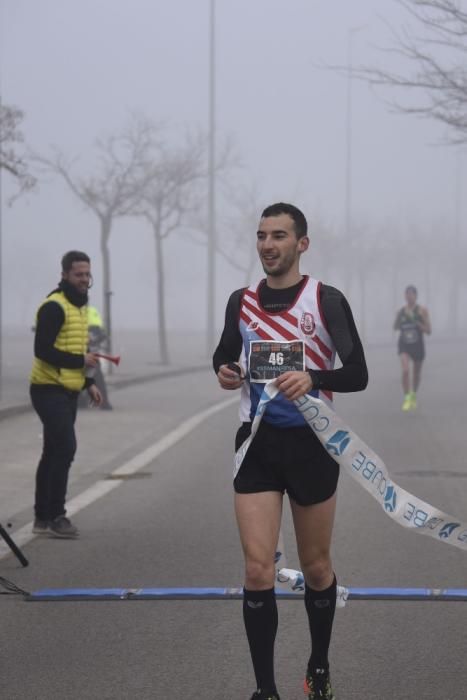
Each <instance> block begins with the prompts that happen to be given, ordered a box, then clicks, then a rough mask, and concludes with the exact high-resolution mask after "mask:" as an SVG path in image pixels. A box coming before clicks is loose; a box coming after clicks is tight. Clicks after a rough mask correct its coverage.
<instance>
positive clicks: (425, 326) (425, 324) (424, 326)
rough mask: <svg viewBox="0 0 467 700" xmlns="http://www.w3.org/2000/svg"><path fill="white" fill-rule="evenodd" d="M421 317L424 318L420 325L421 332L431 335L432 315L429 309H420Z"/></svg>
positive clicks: (422, 307)
mask: <svg viewBox="0 0 467 700" xmlns="http://www.w3.org/2000/svg"><path fill="white" fill-rule="evenodd" d="M420 315H421V317H422V321H421V323H419V324H418V326H419V328H420V330H421V331H422V333H426V334H427V335H430V333H431V322H430V315H429V313H428V309H426V308H425V307H424V306H421V307H420Z"/></svg>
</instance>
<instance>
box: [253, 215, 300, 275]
mask: <svg viewBox="0 0 467 700" xmlns="http://www.w3.org/2000/svg"><path fill="white" fill-rule="evenodd" d="M307 248H308V238H307V237H306V236H303V237H302V238H299V239H297V236H296V234H295V226H294V222H293V219H292V217H290V216H289V215H288V214H279V216H268V217H266V218H263V219H261V221H260V222H259V229H258V233H257V241H256V249H257V251H258V255H259V258H260V260H261V264H262V266H263V270H264V272H265V273H266V274H267V275H270V276H271V277H280V276H282V275H286V274H287V273H288V272H289V271H290V270H291V269H292V268H293V267H294V265H295V266H296V268H297V270H298V262H299V259H300V253H303V252H304V251H305V250H306V249H307Z"/></svg>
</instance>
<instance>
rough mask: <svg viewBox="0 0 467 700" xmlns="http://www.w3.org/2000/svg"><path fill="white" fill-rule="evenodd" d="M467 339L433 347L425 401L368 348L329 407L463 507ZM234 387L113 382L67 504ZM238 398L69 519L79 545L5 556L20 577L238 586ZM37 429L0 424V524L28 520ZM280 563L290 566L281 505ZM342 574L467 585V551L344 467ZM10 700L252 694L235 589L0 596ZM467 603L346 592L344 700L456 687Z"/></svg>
mask: <svg viewBox="0 0 467 700" xmlns="http://www.w3.org/2000/svg"><path fill="white" fill-rule="evenodd" d="M464 347H465V346H464V345H461V344H459V345H457V346H453V347H450V346H448V345H447V344H440V343H435V342H432V343H431V344H429V346H428V350H427V359H426V363H425V365H424V376H423V378H422V385H421V389H420V393H419V408H418V409H417V411H416V412H414V413H409V414H403V413H402V412H401V411H400V404H401V400H402V391H401V388H400V381H399V365H398V358H397V356H396V353H395V349H394V347H370V348H369V349H368V350H367V356H368V363H369V371H370V384H369V387H368V389H367V391H365V392H363V393H361V394H355V395H348V396H337V397H336V410H337V412H338V413H339V414H340V415H342V417H343V418H344V419H345V420H346V421H347V422H348V423H349V424H350V425H351V427H352V428H353V429H354V430H355V431H356V432H357V433H358V434H359V435H360V436H361V437H362V438H363V439H364V440H365V441H366V442H367V443H368V444H369V445H370V446H371V447H372V448H373V449H374V450H375V451H376V452H377V453H378V454H379V455H380V456H381V457H382V458H383V459H384V461H385V463H386V465H387V467H388V469H389V471H390V473H391V474H392V476H393V477H394V479H395V481H396V482H397V483H399V484H400V485H401V486H402V487H404V488H406V489H407V490H408V491H410V492H412V493H414V494H416V495H417V496H419V497H420V498H422V499H424V500H426V501H428V502H430V503H432V504H434V505H436V506H438V507H439V508H440V509H442V510H444V511H446V512H448V513H451V514H452V515H454V516H456V517H458V518H459V519H460V520H467V506H466V503H467V465H466V459H465V443H466V435H465V425H466V418H467V407H466V405H465V400H464V395H465V388H466V387H465V380H464V379H462V384H460V383H459V380H458V372H457V370H456V368H458V367H463V365H464ZM229 398H233V396H232V395H231V394H230V393H227V392H222V391H221V390H220V389H219V387H218V386H217V382H216V379H215V377H214V375H213V373H212V372H209V371H199V372H196V373H193V374H189V375H184V376H180V377H170V378H167V379H162V380H159V381H157V382H148V383H144V384H138V385H134V386H129V387H127V388H125V389H122V390H121V391H118V392H116V391H114V393H113V394H112V403H113V404H114V407H115V410H114V411H113V412H99V411H95V412H93V411H83V412H82V413H81V414H80V416H79V418H78V440H79V446H78V454H77V458H76V462H75V464H74V466H73V469H72V478H71V484H70V494H69V495H70V499H74V498H76V497H77V496H78V495H79V494H82V493H83V492H85V491H86V490H88V489H91V488H93V487H94V485H95V484H96V483H98V482H99V483H102V482H104V483H105V482H107V483H108V482H109V479H108V477H109V475H110V474H111V473H112V472H113V471H115V469H117V468H118V467H120V466H121V465H123V464H125V463H128V461H129V460H131V459H133V458H134V457H135V456H136V455H138V454H140V453H142V452H143V451H144V450H147V449H148V448H150V447H151V446H153V445H155V444H156V443H157V442H158V441H160V440H161V439H162V438H164V436H166V435H167V434H170V433H171V431H174V430H176V429H177V427H179V426H180V425H185V423H184V422H185V421H186V420H188V419H189V418H191V417H192V416H195V415H198V414H200V413H201V412H202V411H205V410H207V409H209V408H211V407H212V406H214V405H215V404H217V403H220V402H225V401H226V400H227V399H229ZM237 422H238V419H237V407H236V404H235V403H234V404H231V405H230V406H225V407H224V408H223V409H221V410H219V411H217V412H213V413H212V414H211V415H210V416H209V417H207V418H206V419H205V420H203V421H201V422H200V423H199V425H197V427H195V428H194V429H193V430H192V431H191V432H188V433H187V434H186V435H185V436H184V437H182V438H181V439H180V440H179V441H178V442H175V443H174V444H173V445H172V446H171V447H170V448H169V449H166V450H165V451H162V452H161V453H160V454H159V455H158V456H157V457H156V458H155V459H153V460H152V461H150V462H149V463H148V464H146V465H145V466H144V467H142V468H141V469H140V471H139V472H137V473H136V475H135V476H134V477H132V478H128V479H124V480H121V481H119V482H118V484H119V485H117V486H115V488H113V489H112V490H111V491H110V492H109V493H107V495H105V496H103V497H102V498H100V499H98V500H95V501H94V502H92V503H90V505H88V506H87V507H85V508H83V509H82V510H80V511H79V512H77V513H76V515H74V516H73V520H74V521H76V523H77V525H78V526H79V528H80V530H81V537H80V539H78V540H76V541H57V540H52V539H39V538H35V539H33V540H32V541H30V542H28V543H26V544H25V545H24V547H23V551H24V554H25V555H26V556H27V557H28V559H29V561H30V565H29V567H27V568H22V567H21V566H20V565H19V563H18V561H17V560H16V559H15V558H14V557H13V556H11V555H8V556H3V557H2V558H0V576H3V577H5V578H7V579H9V580H11V581H14V582H15V583H16V584H17V585H18V586H20V587H21V588H23V589H25V590H28V591H35V590H38V589H41V588H45V587H51V588H69V587H85V588H90V587H133V588H148V587H162V586H238V585H241V583H242V560H241V554H240V547H239V540H238V535H237V532H236V526H235V521H234V515H233V508H232V489H231V471H232V450H233V436H234V431H235V427H236V425H237ZM39 434H40V426H39V423H38V420H37V418H36V417H35V415H34V414H33V413H32V412H31V413H27V414H24V415H19V416H15V417H12V418H8V419H5V420H3V421H0V440H1V444H2V455H3V460H2V467H1V468H0V487H1V488H0V522H2V524H4V525H5V523H6V522H7V521H8V522H11V523H12V529H11V532H12V535H13V537H14V536H15V532H18V531H20V530H21V528H23V527H25V526H27V524H28V523H29V522H30V520H31V515H32V513H31V500H32V481H33V474H34V469H35V463H36V461H37V458H38V453H39V450H40V439H39ZM284 536H285V542H286V552H287V557H288V564H289V566H291V567H298V563H297V559H296V555H295V550H294V543H293V535H292V528H291V521H290V515H289V511H288V508H286V513H285V521H284ZM334 563H335V569H336V572H337V575H338V580H339V583H341V584H343V585H347V586H401V587H406V586H413V587H437V588H442V587H449V588H458V587H459V588H460V587H463V588H464V587H466V579H467V559H466V555H465V553H463V552H462V551H460V550H458V549H456V548H454V547H451V546H449V545H447V544H444V543H440V542H436V541H434V540H432V539H430V538H426V537H421V536H419V535H417V534H414V533H412V532H408V531H406V530H405V529H403V528H401V527H400V526H399V525H397V524H395V523H394V522H393V521H391V520H390V519H389V518H388V517H387V516H386V515H385V514H384V513H383V511H382V510H381V508H380V507H379V506H378V504H376V502H375V501H373V500H372V499H371V498H370V497H369V496H368V494H366V493H365V492H364V491H363V490H362V489H361V488H360V487H359V486H358V485H357V484H356V483H355V482H354V481H352V480H351V479H350V478H349V477H348V476H347V475H346V474H342V477H341V480H340V486H339V498H338V514H337V519H336V526H335V538H334ZM0 606H1V612H0V616H1V621H2V623H1V628H2V635H1V640H2V651H1V665H2V670H1V673H0V698H2V700H3V699H4V700H56V699H57V700H58V699H59V698H60V700H63V699H65V700H84V699H85V700H130V699H131V700H149V699H157V700H166V699H168V698H174V699H175V700H184V699H185V698H200V699H201V700H246V698H248V697H250V695H251V693H252V692H253V690H254V679H253V673H252V670H251V668H250V661H249V655H248V650H247V644H246V640H245V637H244V632H243V623H242V616H241V602H240V601H238V600H225V601H217V600H216V601H209V600H208V601H199V600H198V601H196V600H195V601H175V600H172V601H140V602H137V601H112V602H102V601H100V602H73V603H72V602H34V603H33V602H26V601H24V600H23V599H22V598H21V597H20V596H14V595H11V596H9V595H2V596H1V597H0ZM466 622H467V605H466V604H465V603H461V602H457V603H454V602H453V603H441V602H412V601H410V602H387V601H373V602H368V601H349V602H348V603H347V606H346V607H345V609H343V610H338V611H337V612H336V620H335V629H334V636H333V642H332V647H331V669H332V674H333V685H334V686H335V691H336V693H337V697H338V698H339V700H360V699H361V698H363V697H365V698H378V699H379V700H396V699H399V698H411V697H414V698H420V699H423V700H440V699H441V698H443V700H464V698H465V687H466V681H467V673H466V669H465V629H466ZM308 645H309V641H308V631H307V623H306V617H305V615H304V609H303V602H302V601H298V600H297V601H285V600H284V601H280V602H279V633H278V640H277V650H276V663H277V681H278V688H279V691H280V693H281V697H282V699H283V700H298V699H299V698H301V697H303V695H302V691H301V681H302V674H303V672H304V669H305V664H306V659H307V655H308Z"/></svg>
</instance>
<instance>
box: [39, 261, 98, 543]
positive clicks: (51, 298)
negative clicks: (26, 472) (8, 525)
mask: <svg viewBox="0 0 467 700" xmlns="http://www.w3.org/2000/svg"><path fill="white" fill-rule="evenodd" d="M90 283H91V263H90V259H89V257H88V256H87V255H86V253H83V252H81V251H77V250H72V251H70V252H68V253H66V254H65V255H64V256H63V258H62V279H61V281H60V283H59V285H58V287H57V288H56V289H54V290H53V291H52V292H51V293H50V294H49V295H48V297H47V298H46V299H45V300H44V301H43V302H42V304H41V305H40V306H39V309H38V311H37V316H36V326H35V338H34V362H33V366H32V372H31V387H30V395H31V401H32V405H33V407H34V410H35V411H36V413H37V414H38V416H39V418H40V420H41V422H42V425H43V449H42V455H41V459H40V461H39V464H38V467H37V472H36V492H35V502H34V515H35V519H34V526H33V532H34V533H35V534H37V535H52V536H54V537H61V538H75V537H77V536H78V529H77V528H76V526H75V525H73V524H72V523H71V522H70V520H69V519H68V518H67V517H66V510H65V498H66V491H67V484H68V473H69V470H70V467H71V463H72V461H73V458H74V456H75V452H76V436H75V427H74V426H75V420H76V411H77V404H78V396H79V392H80V391H81V389H83V387H85V388H86V389H87V390H88V392H89V395H90V397H91V401H92V402H93V403H94V404H95V405H96V406H99V405H100V404H101V402H102V396H101V393H100V391H99V389H98V388H97V387H96V385H95V382H94V379H92V378H89V377H86V368H93V367H96V366H97V364H98V361H99V360H98V358H97V357H96V355H95V354H94V353H92V352H87V351H86V350H87V344H88V318H87V306H86V305H87V302H88V289H89V287H90Z"/></svg>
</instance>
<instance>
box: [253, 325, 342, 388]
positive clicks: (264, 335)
mask: <svg viewBox="0 0 467 700" xmlns="http://www.w3.org/2000/svg"><path fill="white" fill-rule="evenodd" d="M240 315H241V317H242V319H243V320H244V321H245V323H250V321H251V319H250V318H249V317H248V316H247V315H246V314H245V313H244V312H243V311H242V313H241V314H240ZM255 333H256V334H257V335H258V336H259V337H260V338H262V339H263V340H273V341H274V340H276V338H273V337H272V336H270V335H269V333H266V331H263V330H262V329H261V328H256V330H255ZM276 342H277V340H276ZM305 351H306V354H307V355H308V356H309V357H311V358H312V359H314V360H315V362H316V364H317V365H318V366H319V367H320V369H326V367H325V366H324V363H323V360H322V359H321V358H320V357H319V356H318V355H315V353H314V352H313V350H310V348H308V347H307V346H306V345H305ZM319 391H320V393H321V392H322V393H323V394H324V395H325V396H327V397H328V399H329V400H330V401H332V391H328V390H326V389H320V390H319Z"/></svg>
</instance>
